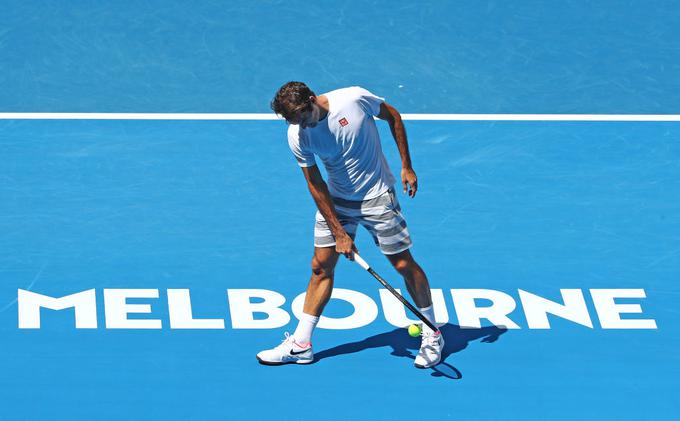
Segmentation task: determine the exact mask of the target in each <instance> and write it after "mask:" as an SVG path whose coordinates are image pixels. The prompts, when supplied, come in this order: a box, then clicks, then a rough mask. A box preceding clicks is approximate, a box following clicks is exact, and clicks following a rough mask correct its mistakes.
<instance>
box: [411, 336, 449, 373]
mask: <svg viewBox="0 0 680 421" xmlns="http://www.w3.org/2000/svg"><path fill="white" fill-rule="evenodd" d="M443 350H444V337H443V336H442V333H441V332H439V331H437V332H432V331H430V330H429V329H428V331H427V332H425V331H423V333H422V334H421V342H420V351H419V352H418V355H417V356H416V360H415V361H414V365H415V366H416V367H418V368H429V367H433V366H435V365H437V364H439V361H441V359H442V351H443Z"/></svg>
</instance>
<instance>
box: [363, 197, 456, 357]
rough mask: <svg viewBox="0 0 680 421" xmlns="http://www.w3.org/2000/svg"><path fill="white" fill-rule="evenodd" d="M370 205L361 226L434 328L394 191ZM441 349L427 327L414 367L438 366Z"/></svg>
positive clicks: (437, 335) (427, 290)
mask: <svg viewBox="0 0 680 421" xmlns="http://www.w3.org/2000/svg"><path fill="white" fill-rule="evenodd" d="M371 201H372V203H371V204H370V205H369V204H367V205H366V206H365V209H367V213H368V214H367V215H366V216H364V217H362V225H364V227H366V228H367V229H368V231H369V232H370V233H371V235H372V236H373V239H374V241H375V242H376V244H377V245H378V246H379V247H380V250H381V251H382V252H383V254H384V255H385V256H386V257H387V258H388V260H389V261H390V263H392V266H394V268H395V269H396V270H397V271H398V272H399V273H400V274H401V275H402V276H403V277H404V282H405V283H406V288H407V290H408V292H409V294H410V295H411V297H412V298H413V301H414V302H415V303H416V306H417V307H418V309H419V310H420V312H421V313H422V314H423V315H424V316H425V317H426V318H427V319H428V320H429V321H431V322H432V323H433V324H434V322H435V320H434V308H433V306H432V294H431V292H430V284H429V282H428V280H427V276H426V275H425V272H424V271H423V269H422V268H421V267H420V265H418V263H417V262H416V261H415V260H414V259H413V256H412V255H411V252H410V251H409V249H410V248H411V246H412V244H413V243H412V241H411V237H410V235H409V232H408V228H407V225H406V220H405V219H404V216H403V215H402V213H401V207H400V206H399V201H398V200H397V197H396V195H395V194H394V190H390V191H388V192H387V193H385V194H384V195H382V196H380V197H379V198H376V199H372V200H371ZM381 206H382V208H381ZM369 209H371V211H368V210H369ZM376 209H377V211H376ZM378 211H379V212H380V213H379V214H378V213H377V212H378ZM443 348H444V338H442V336H441V332H439V331H437V332H434V331H432V329H430V328H429V327H428V326H427V325H425V326H423V333H422V342H421V347H420V352H419V353H418V356H417V357H416V359H415V365H416V367H419V368H425V367H432V366H433V365H436V364H438V363H439V361H440V360H441V353H442V350H443Z"/></svg>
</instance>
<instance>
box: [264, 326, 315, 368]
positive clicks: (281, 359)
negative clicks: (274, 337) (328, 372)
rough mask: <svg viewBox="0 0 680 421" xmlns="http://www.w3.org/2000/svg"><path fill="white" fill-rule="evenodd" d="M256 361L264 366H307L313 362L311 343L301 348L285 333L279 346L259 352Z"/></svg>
mask: <svg viewBox="0 0 680 421" xmlns="http://www.w3.org/2000/svg"><path fill="white" fill-rule="evenodd" d="M257 360H258V361H259V362H260V364H264V365H282V364H309V363H311V362H312V361H314V352H313V351H312V344H311V343H309V344H307V346H306V347H302V346H300V345H298V344H297V343H296V342H295V338H293V337H292V336H291V335H290V334H289V333H288V332H286V338H285V339H284V340H283V342H282V343H281V345H279V346H277V347H275V348H272V349H267V350H265V351H261V352H260V353H259V354H257Z"/></svg>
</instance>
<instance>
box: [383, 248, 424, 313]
mask: <svg viewBox="0 0 680 421" xmlns="http://www.w3.org/2000/svg"><path fill="white" fill-rule="evenodd" d="M387 259H388V260H389V261H390V263H391V264H392V266H394V268H395V269H396V270H397V272H399V274H401V276H402V277H403V278H404V282H405V283H406V289H407V290H408V293H409V294H410V295H411V297H412V298H413V301H414V302H415V303H416V306H418V307H419V308H420V309H421V310H422V309H423V308H431V307H432V294H431V293H430V283H429V282H428V280H427V276H426V275H425V272H424V271H423V269H422V268H421V267H420V265H418V263H417V262H416V261H415V260H414V259H413V256H412V255H411V252H410V251H409V250H408V249H406V250H404V251H401V252H399V253H396V254H388V255H387ZM426 316H428V315H427V314H426ZM428 319H431V317H429V316H428ZM431 321H433V320H431Z"/></svg>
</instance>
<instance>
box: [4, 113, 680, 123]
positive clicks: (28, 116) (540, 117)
mask: <svg viewBox="0 0 680 421" xmlns="http://www.w3.org/2000/svg"><path fill="white" fill-rule="evenodd" d="M402 117H403V119H404V120H424V121H428V120H429V121H680V114H402ZM0 120H246V121H248V120H279V117H277V116H276V115H274V114H273V113H222V114H219V113H214V114H209V113H208V114H207V113H0Z"/></svg>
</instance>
